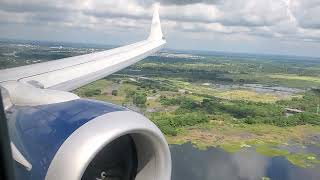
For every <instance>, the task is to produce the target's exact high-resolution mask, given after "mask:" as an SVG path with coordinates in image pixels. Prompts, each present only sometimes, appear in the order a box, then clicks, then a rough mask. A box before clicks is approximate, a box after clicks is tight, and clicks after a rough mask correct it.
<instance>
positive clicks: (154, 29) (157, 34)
mask: <svg viewBox="0 0 320 180" xmlns="http://www.w3.org/2000/svg"><path fill="white" fill-rule="evenodd" d="M153 9H154V12H153V17H152V24H151V30H150V35H149V38H148V39H150V40H160V39H164V37H163V34H162V29H161V23H160V17H159V9H160V3H154V4H153Z"/></svg>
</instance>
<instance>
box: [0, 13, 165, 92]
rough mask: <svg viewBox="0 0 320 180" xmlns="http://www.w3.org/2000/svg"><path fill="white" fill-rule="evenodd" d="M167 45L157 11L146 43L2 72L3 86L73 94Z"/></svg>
mask: <svg viewBox="0 0 320 180" xmlns="http://www.w3.org/2000/svg"><path fill="white" fill-rule="evenodd" d="M165 44H166V40H165V39H164V37H163V34H162V31H161V25H160V18H159V13H158V7H156V8H155V11H154V14H153V19H152V25H151V31H150V35H149V37H148V38H147V39H146V40H144V41H140V42H137V43H134V44H131V45H127V46H123V47H119V48H115V49H111V50H107V51H102V52H96V53H91V54H86V55H81V56H75V57H69V58H64V59H59V60H55V61H49V62H44V63H38V64H33V65H27V66H21V67H17V68H11V69H4V70H0V84H2V83H6V82H21V83H27V84H32V85H37V86H38V87H41V88H46V89H54V90H62V91H71V90H74V89H76V88H78V87H81V86H83V85H85V84H88V83H90V82H92V81H95V80H98V79H100V78H103V77H105V76H107V75H110V74H112V73H114V72H116V71H119V70H121V69H124V68H126V67H128V66H130V65H132V64H134V63H136V62H138V61H140V60H142V59H144V58H145V57H147V56H149V55H151V54H152V53H154V52H156V51H158V50H160V49H161V48H162V47H163V46H164V45H165Z"/></svg>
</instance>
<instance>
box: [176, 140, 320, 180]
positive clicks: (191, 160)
mask: <svg viewBox="0 0 320 180" xmlns="http://www.w3.org/2000/svg"><path fill="white" fill-rule="evenodd" d="M170 150H171V156H172V178H171V180H267V179H268V178H270V179H271V180H319V179H320V166H319V165H317V166H315V167H313V168H301V167H298V166H295V165H293V164H291V163H290V162H289V161H288V160H287V159H286V158H285V157H272V158H270V157H266V156H263V155H260V154H258V153H256V152H255V150H254V149H253V148H247V149H243V150H241V151H240V152H237V153H228V152H226V151H224V150H223V149H221V148H208V149H207V150H199V149H197V148H195V147H193V145H192V144H191V143H187V144H183V145H170ZM305 151H310V152H313V153H315V154H317V155H318V156H319V154H320V153H319V152H320V148H319V147H315V146H312V147H306V148H305ZM267 177H268V178H267Z"/></svg>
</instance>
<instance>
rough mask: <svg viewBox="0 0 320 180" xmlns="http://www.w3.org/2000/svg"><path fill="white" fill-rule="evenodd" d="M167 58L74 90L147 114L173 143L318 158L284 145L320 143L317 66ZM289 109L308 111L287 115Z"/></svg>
mask: <svg viewBox="0 0 320 180" xmlns="http://www.w3.org/2000/svg"><path fill="white" fill-rule="evenodd" d="M163 61H164V62H162V61H161V60H159V59H156V60H147V61H144V62H141V63H138V64H137V65H135V66H132V67H130V68H128V69H125V70H123V71H122V72H120V73H119V74H115V75H112V76H110V77H108V78H105V79H102V80H98V81H96V82H93V83H91V84H89V85H87V86H84V87H82V88H79V89H77V90H75V93H76V94H78V95H80V96H81V97H85V98H91V99H98V100H102V101H108V102H112V103H115V104H119V105H122V106H126V107H128V108H130V109H132V110H134V111H137V112H139V113H143V114H144V115H145V116H147V117H148V118H149V119H150V120H151V121H153V122H154V123H155V124H156V125H157V126H158V127H159V128H160V129H161V130H162V132H163V133H164V134H165V135H166V138H167V140H168V142H169V143H170V144H182V143H186V142H192V143H193V144H194V145H195V146H197V147H198V148H200V149H205V148H207V147H210V146H215V147H221V148H223V149H224V150H226V151H228V152H237V151H241V150H243V149H246V148H248V147H254V148H255V149H256V152H258V153H260V154H262V155H265V156H285V157H286V158H287V159H288V160H289V161H290V162H291V163H293V164H295V165H297V166H300V167H311V166H313V165H314V164H317V163H320V161H319V157H316V155H314V154H305V153H303V152H298V153H296V152H295V153H293V152H290V151H288V150H283V149H281V148H278V147H280V146H289V145H290V144H292V143H295V144H301V146H303V145H308V144H314V145H320V142H317V141H313V140H312V139H313V138H312V137H313V136H315V135H318V134H320V116H319V115H318V114H317V113H316V111H317V105H319V104H320V91H319V90H317V88H318V87H320V77H318V76H317V75H313V74H316V73H318V69H317V68H310V69H308V68H306V67H305V66H301V70H297V67H296V64H294V68H293V70H290V66H287V67H285V68H283V67H284V66H283V67H281V66H280V67H281V68H278V67H279V66H274V65H273V63H274V62H270V63H271V65H270V64H268V63H265V62H264V64H261V63H260V62H255V61H250V62H240V61H235V62H233V61H220V60H217V59H215V60H212V61H211V60H209V59H208V58H206V59H205V60H203V61H204V62H200V63H194V62H193V61H191V62H190V60H185V61H188V62H187V63H185V62H181V61H180V60H177V59H174V60H173V61H169V60H168V61H166V60H163ZM261 67H264V68H261ZM291 71H292V72H291ZM297 71H298V72H299V74H302V75H297V73H296V72H297ZM243 84H253V85H254V86H253V88H252V87H250V86H249V87H247V86H244V85H243ZM256 86H257V87H260V88H262V89H259V88H255V87H256ZM273 87H276V88H274V89H272V88H273ZM279 87H280V89H284V90H283V91H281V90H277V88H279ZM270 88H271V89H270ZM291 88H293V89H291ZM296 88H298V89H296ZM312 88H314V89H313V90H312ZM287 107H289V108H297V109H300V110H303V111H305V112H303V113H301V114H295V115H292V116H288V117H286V116H285V108H287ZM288 142H290V143H289V144H288Z"/></svg>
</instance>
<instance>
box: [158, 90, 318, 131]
mask: <svg viewBox="0 0 320 180" xmlns="http://www.w3.org/2000/svg"><path fill="white" fill-rule="evenodd" d="M160 102H161V103H162V104H163V105H167V106H170V105H178V106H179V109H178V110H177V111H176V113H177V112H182V113H185V112H195V113H198V112H201V113H202V114H204V115H207V116H208V115H212V114H215V115H223V114H227V115H231V116H232V117H234V118H236V119H238V120H237V121H238V122H244V123H247V124H259V123H261V124H271V125H275V126H280V127H285V126H296V125H304V124H313V125H320V115H319V114H317V113H316V107H317V105H318V104H317V103H319V102H320V92H318V91H311V92H307V93H306V94H305V96H304V97H303V98H302V99H293V100H287V101H280V102H277V103H275V104H270V103H260V102H246V101H228V102H227V103H226V102H224V101H223V100H221V99H218V98H210V99H203V101H202V102H197V101H194V100H193V99H191V98H187V97H185V96H179V97H175V98H167V97H165V96H161V97H160ZM290 105H291V106H290ZM285 107H295V108H300V109H302V110H306V112H303V113H300V114H294V115H292V116H288V117H286V116H285ZM307 109H310V111H308V110H307ZM184 110H187V111H184ZM166 128H167V126H166Z"/></svg>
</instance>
